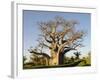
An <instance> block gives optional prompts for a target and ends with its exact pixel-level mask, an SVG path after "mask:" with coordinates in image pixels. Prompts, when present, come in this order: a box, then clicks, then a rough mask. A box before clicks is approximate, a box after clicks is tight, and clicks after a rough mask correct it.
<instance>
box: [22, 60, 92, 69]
mask: <svg viewBox="0 0 100 80" xmlns="http://www.w3.org/2000/svg"><path fill="white" fill-rule="evenodd" d="M77 66H90V60H89V59H87V60H86V62H84V60H77V61H74V62H72V63H69V64H63V65H55V66H45V65H38V66H34V65H25V66H24V67H23V69H41V68H60V67H77Z"/></svg>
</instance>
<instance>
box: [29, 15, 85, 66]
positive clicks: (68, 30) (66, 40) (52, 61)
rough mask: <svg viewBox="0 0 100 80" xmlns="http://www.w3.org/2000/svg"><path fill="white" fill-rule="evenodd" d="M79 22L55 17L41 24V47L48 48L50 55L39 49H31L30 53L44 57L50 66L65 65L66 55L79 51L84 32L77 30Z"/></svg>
mask: <svg viewBox="0 0 100 80" xmlns="http://www.w3.org/2000/svg"><path fill="white" fill-rule="evenodd" d="M77 24H78V22H77V21H76V20H66V19H63V18H62V17H59V16H57V17H55V18H54V19H53V20H51V21H46V22H39V23H38V25H39V29H40V32H41V34H40V35H39V36H40V38H39V46H42V48H43V47H44V48H48V49H49V50H50V56H49V55H48V53H45V52H42V51H41V50H42V49H41V50H39V49H31V50H30V53H35V54H37V55H44V56H45V57H47V58H48V60H49V65H61V64H63V63H64V54H65V53H68V52H69V51H72V50H77V49H78V48H80V47H81V46H82V45H83V44H81V42H82V40H83V37H84V31H79V30H77V29H76V27H77Z"/></svg>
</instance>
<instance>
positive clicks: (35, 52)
mask: <svg viewBox="0 0 100 80" xmlns="http://www.w3.org/2000/svg"><path fill="white" fill-rule="evenodd" d="M30 53H33V54H36V55H43V56H44V57H47V58H49V59H50V56H49V55H47V54H46V53H39V52H37V51H35V50H31V51H30Z"/></svg>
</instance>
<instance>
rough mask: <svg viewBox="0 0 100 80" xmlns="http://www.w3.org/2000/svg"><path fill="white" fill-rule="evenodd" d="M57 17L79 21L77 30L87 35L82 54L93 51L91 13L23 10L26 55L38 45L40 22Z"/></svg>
mask: <svg viewBox="0 0 100 80" xmlns="http://www.w3.org/2000/svg"><path fill="white" fill-rule="evenodd" d="M55 16H61V17H63V18H64V19H67V20H77V21H78V22H79V24H78V25H77V28H78V29H80V30H83V31H85V32H86V33H87V35H86V37H85V38H84V41H83V44H84V45H85V47H83V48H81V49H80V51H81V52H82V53H86V52H88V51H90V49H91V14H89V13H74V12H72V13H71V12H49V11H33V10H23V35H24V38H23V40H24V45H23V47H24V54H25V53H27V50H28V49H29V48H30V47H31V46H33V47H35V46H36V45H37V38H38V35H39V34H40V31H39V27H38V24H37V23H38V22H41V21H49V20H52V19H54V17H55Z"/></svg>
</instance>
